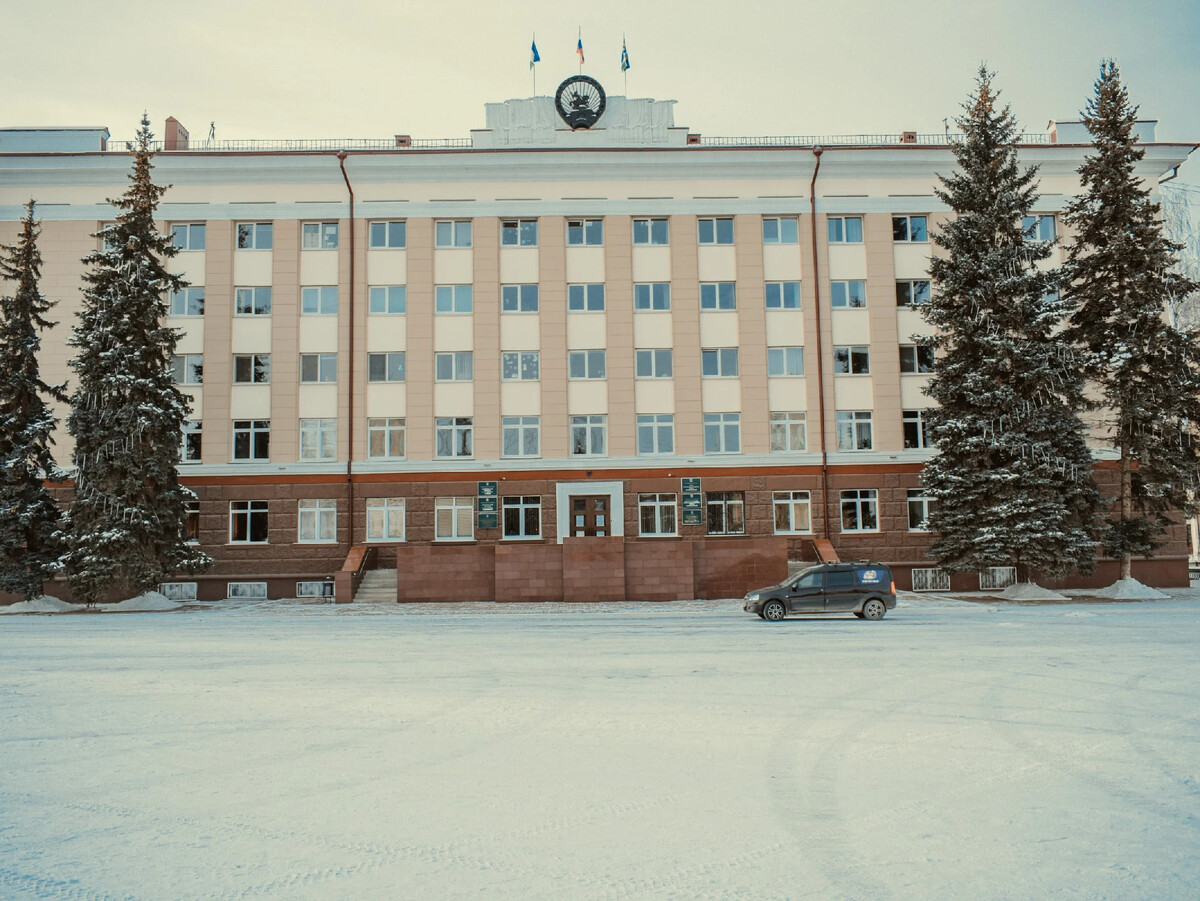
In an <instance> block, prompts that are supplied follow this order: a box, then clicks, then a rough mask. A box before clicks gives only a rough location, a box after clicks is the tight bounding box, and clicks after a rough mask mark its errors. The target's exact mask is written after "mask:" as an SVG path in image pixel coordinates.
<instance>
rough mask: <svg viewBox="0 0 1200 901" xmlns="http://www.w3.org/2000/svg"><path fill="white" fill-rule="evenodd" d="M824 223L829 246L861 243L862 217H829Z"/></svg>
mask: <svg viewBox="0 0 1200 901" xmlns="http://www.w3.org/2000/svg"><path fill="white" fill-rule="evenodd" d="M826 221H827V223H828V234H829V243H830V244H861V243H862V240H863V221H862V216H830V217H828V219H827V220H826Z"/></svg>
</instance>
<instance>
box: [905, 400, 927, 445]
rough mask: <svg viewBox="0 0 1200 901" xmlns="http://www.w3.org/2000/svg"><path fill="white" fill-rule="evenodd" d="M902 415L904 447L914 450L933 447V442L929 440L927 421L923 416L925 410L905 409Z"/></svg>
mask: <svg viewBox="0 0 1200 901" xmlns="http://www.w3.org/2000/svg"><path fill="white" fill-rule="evenodd" d="M903 417H904V418H903V420H902V424H903V426H904V447H905V448H906V449H914V450H916V449H924V448H928V447H933V442H932V441H930V440H929V421H928V420H927V419H926V418H925V411H924V410H905V411H904V413H903Z"/></svg>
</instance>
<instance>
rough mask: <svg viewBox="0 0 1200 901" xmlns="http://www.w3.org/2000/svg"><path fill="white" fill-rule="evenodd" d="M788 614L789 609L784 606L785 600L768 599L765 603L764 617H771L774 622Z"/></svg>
mask: <svg viewBox="0 0 1200 901" xmlns="http://www.w3.org/2000/svg"><path fill="white" fill-rule="evenodd" d="M786 615H787V610H785V609H784V607H783V601H767V602H766V603H765V604H763V609H762V618H763V619H769V620H771V621H772V622H777V621H779V620H781V619H783V618H784V616H786Z"/></svg>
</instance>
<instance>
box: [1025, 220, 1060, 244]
mask: <svg viewBox="0 0 1200 901" xmlns="http://www.w3.org/2000/svg"><path fill="white" fill-rule="evenodd" d="M1021 231H1022V232H1023V233H1024V236H1025V240H1026V241H1053V240H1054V235H1055V231H1054V217H1053V216H1023V217H1022V218H1021Z"/></svg>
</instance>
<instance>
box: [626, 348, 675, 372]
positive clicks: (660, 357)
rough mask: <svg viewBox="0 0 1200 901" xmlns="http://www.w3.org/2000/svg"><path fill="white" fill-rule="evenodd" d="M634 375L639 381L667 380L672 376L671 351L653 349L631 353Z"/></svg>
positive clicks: (667, 349) (668, 349) (669, 349)
mask: <svg viewBox="0 0 1200 901" xmlns="http://www.w3.org/2000/svg"><path fill="white" fill-rule="evenodd" d="M633 362H634V374H635V375H636V376H637V377H638V378H639V379H669V378H671V377H672V375H673V374H674V366H673V364H672V351H671V348H669V347H655V348H647V349H644V350H635V351H634V352H633Z"/></svg>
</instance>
